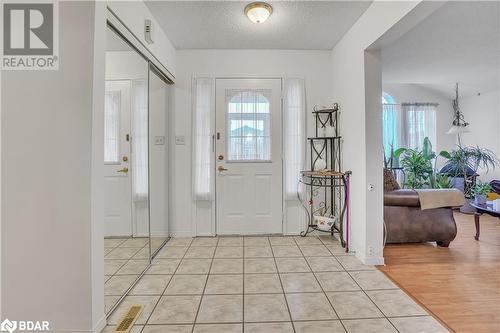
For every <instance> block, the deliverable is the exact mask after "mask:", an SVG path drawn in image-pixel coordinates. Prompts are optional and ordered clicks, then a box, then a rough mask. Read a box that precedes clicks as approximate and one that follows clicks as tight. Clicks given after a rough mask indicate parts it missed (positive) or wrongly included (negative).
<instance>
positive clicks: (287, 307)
mask: <svg viewBox="0 0 500 333" xmlns="http://www.w3.org/2000/svg"><path fill="white" fill-rule="evenodd" d="M292 239H293V238H292ZM268 242H269V246H270V247H271V253H272V254H273V260H274V266H276V273H277V275H278V279H279V280H280V285H281V290H283V294H282V295H283V298H284V299H285V304H286V309H287V310H288V315H289V316H290V322H291V323H292V329H293V332H294V333H297V330H296V329H295V324H294V322H293V318H292V312H291V311H290V306H289V305H288V299H287V298H286V294H285V288H284V287H283V281H281V275H280V271H279V269H278V263H277V262H276V257H275V256H274V250H273V247H272V245H271V241H270V240H269V239H268ZM294 242H295V240H294Z"/></svg>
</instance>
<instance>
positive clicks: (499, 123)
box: [460, 90, 500, 182]
mask: <svg viewBox="0 0 500 333" xmlns="http://www.w3.org/2000/svg"><path fill="white" fill-rule="evenodd" d="M460 109H461V110H462V112H463V113H464V116H465V120H466V121H467V122H469V123H470V125H469V129H470V131H471V132H470V133H465V134H463V135H462V140H463V143H464V144H465V145H471V146H479V147H481V148H487V149H490V150H491V151H493V152H494V153H495V154H496V155H497V157H499V158H500V91H499V90H497V91H492V92H488V93H482V94H481V95H480V96H477V95H475V96H470V97H465V98H462V99H461V100H460ZM480 176H481V180H482V181H485V182H489V181H491V180H492V179H500V168H496V169H495V170H490V171H489V172H488V173H486V170H481V172H480Z"/></svg>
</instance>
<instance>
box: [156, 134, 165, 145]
mask: <svg viewBox="0 0 500 333" xmlns="http://www.w3.org/2000/svg"><path fill="white" fill-rule="evenodd" d="M164 144H165V137H164V136H155V145H157V146H163V145H164Z"/></svg>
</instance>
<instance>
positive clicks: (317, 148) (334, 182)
mask: <svg viewBox="0 0 500 333" xmlns="http://www.w3.org/2000/svg"><path fill="white" fill-rule="evenodd" d="M313 115H314V117H315V124H316V126H315V127H316V128H315V136H314V137H310V138H307V140H308V142H309V148H310V170H305V171H302V172H301V174H300V181H299V182H300V183H301V184H303V185H305V186H306V189H307V194H306V197H307V199H306V200H307V204H305V205H304V202H303V200H302V199H301V197H300V188H299V190H298V192H297V196H298V198H299V200H300V201H301V203H302V204H303V206H304V208H305V209H306V210H307V220H308V223H307V228H306V230H304V231H303V232H301V236H303V237H305V236H307V234H309V233H310V232H312V231H314V230H317V231H320V232H329V233H330V234H331V235H332V236H333V235H334V234H338V236H339V239H340V242H341V244H342V247H344V248H345V249H346V252H348V251H349V248H348V244H349V180H350V175H351V172H350V171H345V172H342V171H341V170H342V164H341V140H342V137H341V136H340V135H339V106H338V104H337V103H335V104H333V106H332V107H331V108H326V109H323V108H321V109H320V108H317V107H315V108H314V110H313ZM327 130H329V131H327ZM320 131H321V132H323V133H320ZM319 212H321V213H319ZM315 215H322V216H327V217H328V218H330V219H333V223H332V225H331V227H329V228H328V229H326V230H325V229H324V228H320V227H318V224H317V222H316V219H315Z"/></svg>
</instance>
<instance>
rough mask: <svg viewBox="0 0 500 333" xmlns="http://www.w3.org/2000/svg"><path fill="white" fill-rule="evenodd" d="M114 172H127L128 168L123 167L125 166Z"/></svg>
mask: <svg viewBox="0 0 500 333" xmlns="http://www.w3.org/2000/svg"><path fill="white" fill-rule="evenodd" d="M116 172H123V173H127V172H128V168H127V167H125V168H123V169H120V170H118V171H116Z"/></svg>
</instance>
